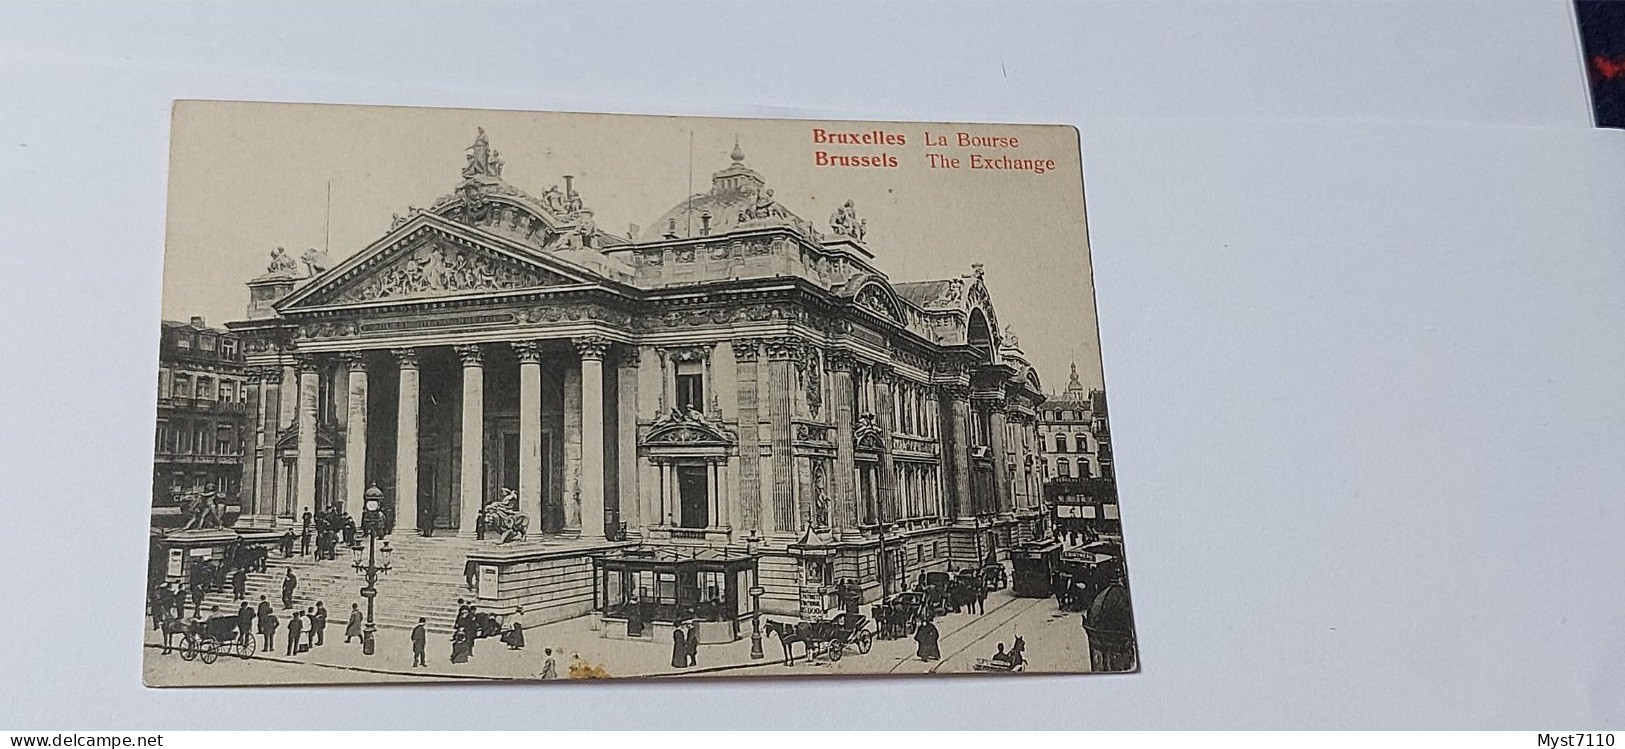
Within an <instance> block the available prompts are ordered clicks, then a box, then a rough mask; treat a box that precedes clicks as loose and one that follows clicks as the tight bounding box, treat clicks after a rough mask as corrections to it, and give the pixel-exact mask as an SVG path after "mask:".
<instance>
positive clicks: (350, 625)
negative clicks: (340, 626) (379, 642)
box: [344, 603, 363, 643]
mask: <svg viewBox="0 0 1625 749" xmlns="http://www.w3.org/2000/svg"><path fill="white" fill-rule="evenodd" d="M358 605H359V604H354V603H352V604H350V618H349V619H348V620H346V621H345V622H344V641H345V642H346V643H348V642H350V641H351V640H360V639H363V637H362V633H361V609H360V608H357V606H358Z"/></svg>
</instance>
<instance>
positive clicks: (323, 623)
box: [310, 601, 327, 647]
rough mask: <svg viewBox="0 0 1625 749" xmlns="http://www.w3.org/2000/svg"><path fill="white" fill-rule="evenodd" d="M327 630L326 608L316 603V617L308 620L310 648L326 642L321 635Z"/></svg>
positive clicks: (320, 603)
mask: <svg viewBox="0 0 1625 749" xmlns="http://www.w3.org/2000/svg"><path fill="white" fill-rule="evenodd" d="M326 630H327V607H326V606H323V605H322V602H321V601H317V602H316V615H315V616H313V617H311V618H310V632H311V640H310V644H311V647H315V646H317V645H321V644H323V643H324V642H325V641H326V640H325V638H324V637H323V633H324V632H325V631H326Z"/></svg>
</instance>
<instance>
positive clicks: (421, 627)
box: [412, 616, 429, 668]
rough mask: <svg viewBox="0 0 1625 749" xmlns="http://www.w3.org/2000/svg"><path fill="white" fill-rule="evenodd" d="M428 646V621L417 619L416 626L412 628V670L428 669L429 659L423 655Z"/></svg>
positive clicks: (422, 618)
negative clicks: (418, 668) (420, 667)
mask: <svg viewBox="0 0 1625 749" xmlns="http://www.w3.org/2000/svg"><path fill="white" fill-rule="evenodd" d="M428 644H429V620H428V619H427V618H424V617H421V616H420V617H418V625H417V626H416V627H413V628H412V668H417V667H419V666H422V667H424V668H428V667H429V657H428V656H427V655H426V654H425V653H426V648H427V647H428Z"/></svg>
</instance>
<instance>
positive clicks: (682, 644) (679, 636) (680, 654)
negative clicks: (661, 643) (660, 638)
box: [671, 627, 688, 668]
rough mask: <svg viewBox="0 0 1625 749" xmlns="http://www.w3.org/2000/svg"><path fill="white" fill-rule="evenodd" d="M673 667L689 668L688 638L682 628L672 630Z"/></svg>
mask: <svg viewBox="0 0 1625 749" xmlns="http://www.w3.org/2000/svg"><path fill="white" fill-rule="evenodd" d="M671 667H672V668H688V638H687V637H684V636H683V628H682V627H672V628H671Z"/></svg>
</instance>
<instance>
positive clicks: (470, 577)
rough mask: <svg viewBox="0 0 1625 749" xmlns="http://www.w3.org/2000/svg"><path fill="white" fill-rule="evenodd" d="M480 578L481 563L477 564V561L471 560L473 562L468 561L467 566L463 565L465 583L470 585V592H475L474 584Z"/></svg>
mask: <svg viewBox="0 0 1625 749" xmlns="http://www.w3.org/2000/svg"><path fill="white" fill-rule="evenodd" d="M479 576H480V563H479V562H476V561H474V560H472V559H471V560H469V561H468V563H467V564H464V565H463V582H464V583H465V584H466V585H468V589H469V590H474V584H475V583H476V582H477V581H478V580H479Z"/></svg>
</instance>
